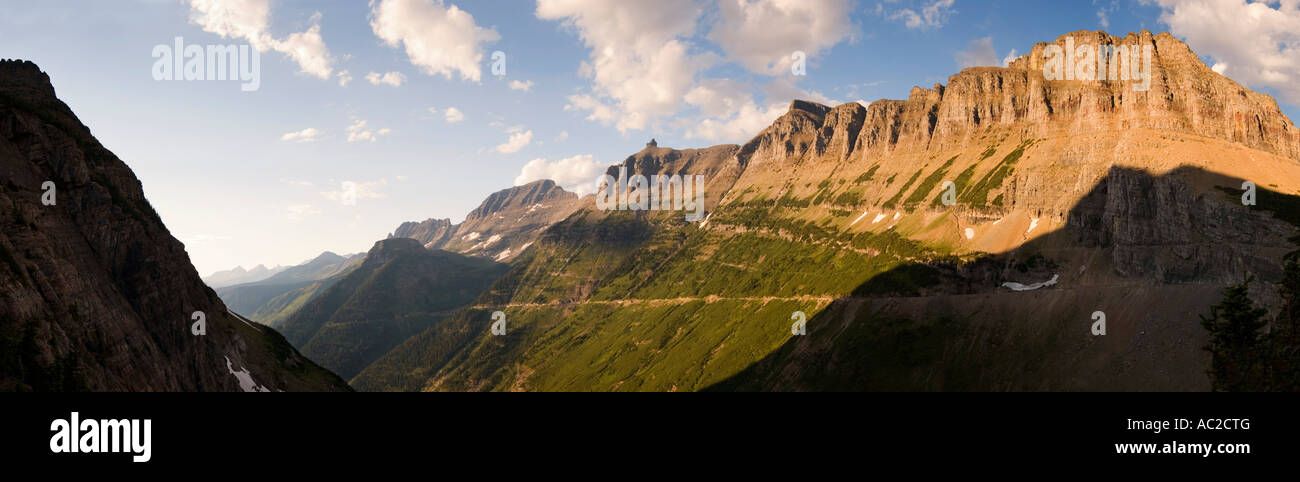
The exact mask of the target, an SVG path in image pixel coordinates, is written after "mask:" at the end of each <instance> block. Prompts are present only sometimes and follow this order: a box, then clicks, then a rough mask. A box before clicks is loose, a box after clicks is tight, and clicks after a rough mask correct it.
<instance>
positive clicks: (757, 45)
mask: <svg viewBox="0 0 1300 482" xmlns="http://www.w3.org/2000/svg"><path fill="white" fill-rule="evenodd" d="M718 8H719V10H720V13H721V19H720V21H719V22H718V23H717V24H716V25H714V26H713V28H712V30H711V31H710V32H709V35H708V37H709V40H711V41H713V42H715V43H717V44H718V46H719V47H721V48H722V50H723V52H725V53H726V54H727V57H728V59H729V60H734V61H736V62H739V63H740V64H741V65H743V66H744V67H745V68H747V69H749V70H750V71H752V72H755V73H760V74H767V75H778V74H782V73H789V71H790V65H791V62H792V60H791V55H792V54H793V53H794V52H795V51H801V52H804V53H805V54H807V55H808V56H810V57H811V56H815V55H817V54H818V53H820V52H823V51H825V50H827V49H829V48H831V47H833V46H834V45H835V44H838V43H840V41H842V40H844V39H845V38H847V37H849V36H850V35H852V33H853V25H852V23H851V22H850V21H849V17H850V15H849V14H850V11H851V10H852V6H851V5H850V2H849V0H721V1H720V2H718Z"/></svg>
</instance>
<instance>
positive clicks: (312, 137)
mask: <svg viewBox="0 0 1300 482" xmlns="http://www.w3.org/2000/svg"><path fill="white" fill-rule="evenodd" d="M320 135H321V131H320V130H319V129H316V128H313V127H308V128H306V129H303V130H300V131H297V132H290V133H288V134H285V135H282V136H280V140H282V141H285V142H298V143H304V142H315V141H316V140H317V138H318V137H319V136H320Z"/></svg>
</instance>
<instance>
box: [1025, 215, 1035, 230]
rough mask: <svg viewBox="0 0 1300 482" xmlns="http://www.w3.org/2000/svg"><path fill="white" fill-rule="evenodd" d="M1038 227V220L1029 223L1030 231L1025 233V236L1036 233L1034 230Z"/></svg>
mask: <svg viewBox="0 0 1300 482" xmlns="http://www.w3.org/2000/svg"><path fill="white" fill-rule="evenodd" d="M1036 227H1038V218H1034V219H1033V220H1032V221H1030V222H1029V230H1028V231H1025V234H1029V233H1032V232H1034V228H1036Z"/></svg>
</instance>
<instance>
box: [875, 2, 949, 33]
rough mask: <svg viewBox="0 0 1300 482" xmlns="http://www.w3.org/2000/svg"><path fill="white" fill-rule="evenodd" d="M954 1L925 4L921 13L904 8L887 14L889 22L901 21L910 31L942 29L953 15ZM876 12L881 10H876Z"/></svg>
mask: <svg viewBox="0 0 1300 482" xmlns="http://www.w3.org/2000/svg"><path fill="white" fill-rule="evenodd" d="M953 3H954V0H934V1H932V2H929V3H926V4H925V6H924V7H922V8H921V11H920V12H919V13H918V12H917V11H916V10H912V9H910V8H905V9H902V10H898V11H896V12H893V13H890V14H889V19H890V20H902V21H903V25H906V26H907V28H909V29H912V30H929V29H933V28H939V27H942V26H943V24H945V23H947V22H948V17H949V16H951V15H952V13H953V11H954V10H953ZM878 10H882V11H883V8H881V9H878Z"/></svg>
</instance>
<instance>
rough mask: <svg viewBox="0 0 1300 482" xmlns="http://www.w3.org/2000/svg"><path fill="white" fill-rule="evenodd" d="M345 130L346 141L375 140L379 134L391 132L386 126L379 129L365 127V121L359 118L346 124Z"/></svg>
mask: <svg viewBox="0 0 1300 482" xmlns="http://www.w3.org/2000/svg"><path fill="white" fill-rule="evenodd" d="M347 131H348V142H361V141H370V142H375V141H377V140H379V137H380V136H386V135H388V134H390V133H392V130H390V129H388V128H383V129H379V130H370V129H368V128H367V127H366V121H364V120H360V119H357V120H356V121H354V122H353V123H352V125H350V126H348V128H347Z"/></svg>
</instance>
